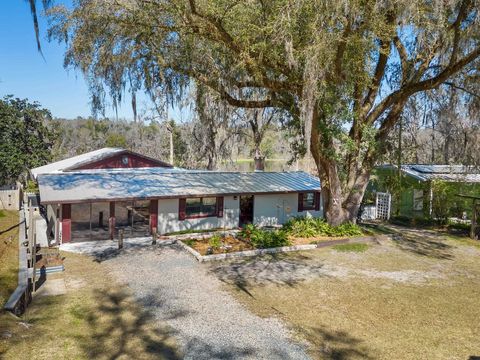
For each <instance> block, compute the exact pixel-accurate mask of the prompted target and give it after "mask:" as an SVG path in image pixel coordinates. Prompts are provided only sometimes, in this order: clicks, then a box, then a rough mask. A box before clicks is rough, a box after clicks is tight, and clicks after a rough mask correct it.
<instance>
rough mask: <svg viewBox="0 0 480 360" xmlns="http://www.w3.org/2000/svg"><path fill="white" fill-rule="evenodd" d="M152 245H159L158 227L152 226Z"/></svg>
mask: <svg viewBox="0 0 480 360" xmlns="http://www.w3.org/2000/svg"><path fill="white" fill-rule="evenodd" d="M152 245H157V228H156V227H154V228H152Z"/></svg>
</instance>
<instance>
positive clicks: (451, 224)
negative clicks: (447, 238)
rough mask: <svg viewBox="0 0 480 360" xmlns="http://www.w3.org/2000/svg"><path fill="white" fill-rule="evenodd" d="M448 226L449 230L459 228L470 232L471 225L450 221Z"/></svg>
mask: <svg viewBox="0 0 480 360" xmlns="http://www.w3.org/2000/svg"><path fill="white" fill-rule="evenodd" d="M447 227H448V229H449V230H459V231H461V232H464V233H466V234H468V233H469V232H470V227H471V225H470V224H467V223H461V222H453V221H449V223H448V225H447Z"/></svg>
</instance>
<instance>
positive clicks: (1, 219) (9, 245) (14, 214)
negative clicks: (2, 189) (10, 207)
mask: <svg viewBox="0 0 480 360" xmlns="http://www.w3.org/2000/svg"><path fill="white" fill-rule="evenodd" d="M18 221H19V216H18V211H6V210H0V233H2V234H0V308H1V307H3V305H4V304H5V303H6V302H7V300H8V298H9V297H10V295H11V294H12V293H13V292H14V291H15V288H16V287H17V280H18V227H14V226H15V225H17V224H18ZM10 228H11V229H10ZM7 229H10V230H9V231H6V230H7ZM4 231H5V232H4Z"/></svg>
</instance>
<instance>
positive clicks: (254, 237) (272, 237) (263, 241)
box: [240, 224, 290, 249]
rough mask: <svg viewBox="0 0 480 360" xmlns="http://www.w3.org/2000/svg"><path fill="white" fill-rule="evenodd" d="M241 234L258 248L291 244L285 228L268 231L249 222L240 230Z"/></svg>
mask: <svg viewBox="0 0 480 360" xmlns="http://www.w3.org/2000/svg"><path fill="white" fill-rule="evenodd" d="M240 236H241V237H242V238H243V239H244V240H246V241H249V242H250V243H251V244H252V245H253V246H254V247H256V248H258V249H266V248H272V247H281V246H288V245H290V240H288V236H287V233H286V232H285V231H283V230H273V231H266V230H261V229H259V228H258V227H257V226H256V225H253V224H248V225H246V226H245V227H244V228H243V230H242V231H241V232H240Z"/></svg>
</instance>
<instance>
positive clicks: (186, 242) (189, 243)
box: [183, 239, 196, 247]
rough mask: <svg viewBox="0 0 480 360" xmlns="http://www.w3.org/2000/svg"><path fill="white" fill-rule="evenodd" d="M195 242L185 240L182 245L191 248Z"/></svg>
mask: <svg viewBox="0 0 480 360" xmlns="http://www.w3.org/2000/svg"><path fill="white" fill-rule="evenodd" d="M195 242H196V240H194V239H186V240H183V243H184V244H185V245H187V246H190V247H192V246H193V245H195Z"/></svg>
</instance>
